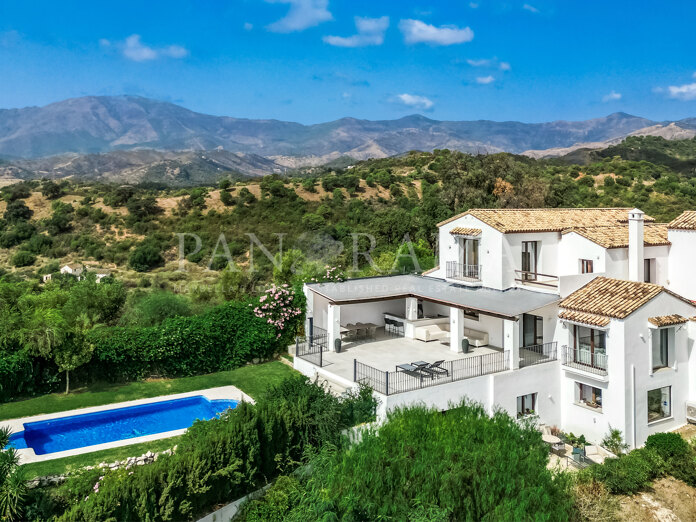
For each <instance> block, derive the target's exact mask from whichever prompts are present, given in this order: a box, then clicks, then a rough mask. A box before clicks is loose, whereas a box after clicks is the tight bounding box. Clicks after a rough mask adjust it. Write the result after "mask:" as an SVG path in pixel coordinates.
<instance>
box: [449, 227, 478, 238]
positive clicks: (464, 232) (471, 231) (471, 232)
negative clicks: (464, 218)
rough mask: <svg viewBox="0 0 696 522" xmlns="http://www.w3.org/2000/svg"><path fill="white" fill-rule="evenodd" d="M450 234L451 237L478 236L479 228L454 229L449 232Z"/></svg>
mask: <svg viewBox="0 0 696 522" xmlns="http://www.w3.org/2000/svg"><path fill="white" fill-rule="evenodd" d="M450 234H452V235H453V236H480V235H481V229H480V228H465V227H455V228H453V229H452V230H450Z"/></svg>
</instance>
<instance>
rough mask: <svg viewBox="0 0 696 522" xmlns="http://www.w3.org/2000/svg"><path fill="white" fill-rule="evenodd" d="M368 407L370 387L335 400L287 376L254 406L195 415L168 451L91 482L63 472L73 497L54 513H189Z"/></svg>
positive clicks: (337, 435) (290, 458)
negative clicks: (348, 414)
mask: <svg viewBox="0 0 696 522" xmlns="http://www.w3.org/2000/svg"><path fill="white" fill-rule="evenodd" d="M366 400H368V401H369V403H370V404H369V405H365V406H361V407H356V405H355V404H354V403H355V402H357V401H366ZM374 407H375V404H374V399H373V398H372V396H371V394H369V399H368V394H362V395H359V396H353V397H348V398H342V399H339V398H337V397H334V396H332V395H331V394H329V393H328V392H327V391H326V390H325V389H324V388H323V387H322V386H320V385H318V384H316V383H310V382H309V381H308V379H307V378H306V377H300V376H297V377H293V378H290V379H287V380H285V381H284V382H283V383H281V384H280V385H278V386H277V387H275V388H273V389H271V390H269V392H268V393H267V394H266V395H265V396H264V397H263V398H262V399H260V400H259V401H258V403H257V404H255V405H252V404H249V403H240V404H239V406H238V407H237V408H236V409H235V410H231V411H229V412H228V413H226V414H223V415H222V416H221V417H220V418H218V419H214V420H211V421H199V422H196V423H195V424H194V425H193V426H192V427H191V428H190V429H189V430H188V431H187V433H186V434H185V435H184V437H183V439H182V440H181V442H180V443H179V445H178V448H177V451H176V452H175V453H174V454H172V455H163V456H160V457H159V458H158V459H157V460H156V461H155V462H154V463H152V464H150V465H147V466H140V467H134V468H132V469H130V470H127V469H121V470H116V471H113V472H106V473H105V474H104V475H103V476H101V477H100V478H97V481H96V482H94V481H85V479H84V476H82V477H78V478H76V479H75V480H74V481H73V480H72V479H70V480H69V481H68V483H67V485H66V486H65V487H64V489H65V490H66V491H70V492H71V493H70V498H72V499H73V503H72V505H70V507H69V508H68V509H67V511H65V512H64V513H63V514H62V515H61V516H60V517H59V518H58V520H60V521H80V522H82V521H85V522H91V521H94V522H97V521H99V522H101V521H104V520H149V521H160V520H161V521H169V520H190V519H193V518H195V517H198V516H200V515H203V514H204V513H205V512H207V511H209V510H211V509H212V508H214V507H215V506H216V505H218V504H220V503H224V502H229V501H232V500H235V499H237V498H239V497H241V496H243V495H245V494H247V493H249V492H251V491H254V490H256V489H258V488H259V487H262V486H263V485H264V484H266V483H267V482H268V481H269V480H272V479H273V478H275V477H276V476H278V475H279V474H280V473H286V472H289V471H292V470H293V469H295V468H296V467H297V466H299V465H300V464H301V463H303V462H305V461H306V459H307V457H308V455H310V454H311V451H312V449H313V448H317V447H319V446H321V445H327V444H328V445H332V446H333V445H340V439H341V437H342V435H341V431H342V430H344V429H345V428H348V427H349V425H346V424H344V423H343V422H342V420H341V419H345V418H346V416H345V415H344V414H343V410H344V409H346V408H350V409H352V410H353V411H356V410H360V411H370V409H372V410H371V411H374ZM358 420H360V421H361V422H362V421H367V420H371V419H369V418H365V419H358Z"/></svg>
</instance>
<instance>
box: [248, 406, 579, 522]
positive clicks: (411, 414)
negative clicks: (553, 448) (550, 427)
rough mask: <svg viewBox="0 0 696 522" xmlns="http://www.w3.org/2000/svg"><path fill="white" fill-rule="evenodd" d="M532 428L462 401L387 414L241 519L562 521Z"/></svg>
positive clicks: (563, 482) (559, 499)
mask: <svg viewBox="0 0 696 522" xmlns="http://www.w3.org/2000/svg"><path fill="white" fill-rule="evenodd" d="M547 462H548V449H547V448H546V447H545V446H544V443H543V442H542V440H541V436H540V434H539V432H538V431H536V430H535V429H534V427H532V426H523V425H520V424H518V423H517V422H515V420H514V419H512V418H511V417H510V416H509V415H507V414H506V413H504V412H502V411H498V412H496V413H495V414H494V415H493V416H492V417H491V416H489V415H488V413H487V412H486V411H485V409H484V408H483V407H482V406H480V405H477V404H470V403H464V404H462V405H460V406H459V407H457V408H455V409H452V410H449V411H447V412H445V413H444V414H443V413H441V412H439V411H437V410H434V409H426V408H424V407H420V406H412V407H408V408H405V409H402V410H399V411H396V412H394V413H392V414H391V415H390V417H389V419H388V421H387V422H386V423H385V424H384V425H383V426H381V427H380V428H379V429H378V430H371V429H370V430H365V431H364V432H363V434H362V439H361V441H360V442H359V443H357V444H355V445H353V446H347V445H346V446H341V447H331V446H330V445H325V447H324V448H323V451H322V452H321V453H320V454H318V455H317V456H316V457H315V458H314V459H313V460H312V461H310V465H309V466H307V468H306V469H305V470H304V473H302V472H298V473H297V474H296V475H294V476H290V477H288V478H285V479H283V480H279V481H278V482H277V483H276V484H274V486H273V487H272V488H271V489H270V490H269V491H268V492H267V494H266V495H265V496H264V497H263V498H262V499H259V500H257V501H254V502H251V503H249V504H248V506H247V508H246V509H245V513H244V515H243V516H242V517H241V520H246V521H247V522H250V521H254V522H256V521H259V522H260V521H262V520H263V521H266V520H278V521H280V520H287V521H298V522H299V521H305V520H412V521H414V520H422V521H425V520H443V521H445V520H535V519H538V520H569V519H571V518H572V515H573V499H572V497H571V495H570V494H569V489H568V485H569V484H568V483H567V480H568V479H567V475H554V473H553V472H551V471H550V470H548V469H547V468H546V465H547Z"/></svg>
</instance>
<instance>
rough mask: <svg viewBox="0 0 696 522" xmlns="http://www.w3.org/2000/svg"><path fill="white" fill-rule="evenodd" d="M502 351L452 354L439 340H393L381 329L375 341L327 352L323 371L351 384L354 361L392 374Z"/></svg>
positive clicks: (489, 349)
mask: <svg viewBox="0 0 696 522" xmlns="http://www.w3.org/2000/svg"><path fill="white" fill-rule="evenodd" d="M500 351H502V350H501V349H500V348H496V347H492V346H484V347H481V348H476V347H472V348H471V350H470V351H469V353H468V354H464V353H456V352H453V351H450V349H449V346H448V345H445V344H441V343H440V342H438V341H429V342H427V343H426V342H424V341H419V340H417V339H409V338H406V337H394V336H390V335H389V334H386V333H384V331H383V330H381V329H380V330H378V332H377V335H376V336H375V337H374V338H373V339H365V340H361V341H351V342H346V343H343V346H342V349H341V353H336V352H333V351H331V352H324V354H323V365H324V366H323V368H322V370H324V371H326V372H330V373H333V374H335V375H338V376H339V377H342V378H344V379H348V380H349V381H352V380H353V359H357V360H358V361H359V362H361V363H363V364H367V365H369V366H372V367H373V368H376V369H378V370H382V371H392V372H393V371H394V370H395V369H396V365H397V364H404V363H411V362H414V361H426V362H435V361H439V360H445V361H454V360H457V359H463V358H466V357H476V356H479V355H485V354H489V353H496V352H500Z"/></svg>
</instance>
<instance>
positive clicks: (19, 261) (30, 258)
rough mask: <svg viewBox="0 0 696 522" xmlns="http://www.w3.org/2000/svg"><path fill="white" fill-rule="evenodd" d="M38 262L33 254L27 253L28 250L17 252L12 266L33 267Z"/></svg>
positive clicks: (12, 260)
mask: <svg viewBox="0 0 696 522" xmlns="http://www.w3.org/2000/svg"><path fill="white" fill-rule="evenodd" d="M35 261H36V256H35V255H34V254H32V253H31V252H27V251H26V250H20V251H19V252H17V253H16V254H15V255H13V256H12V259H11V260H10V262H11V263H12V266H17V267H21V266H31V265H33V264H34V262H35Z"/></svg>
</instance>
